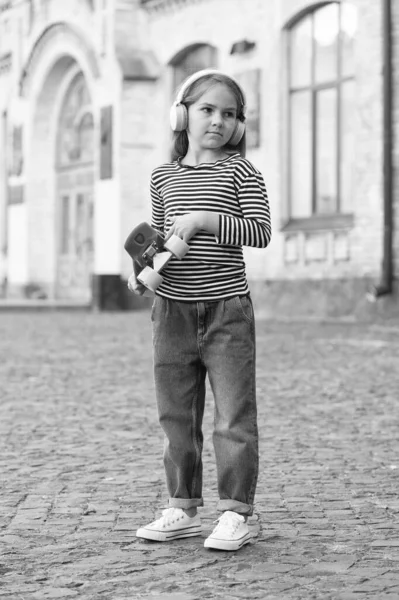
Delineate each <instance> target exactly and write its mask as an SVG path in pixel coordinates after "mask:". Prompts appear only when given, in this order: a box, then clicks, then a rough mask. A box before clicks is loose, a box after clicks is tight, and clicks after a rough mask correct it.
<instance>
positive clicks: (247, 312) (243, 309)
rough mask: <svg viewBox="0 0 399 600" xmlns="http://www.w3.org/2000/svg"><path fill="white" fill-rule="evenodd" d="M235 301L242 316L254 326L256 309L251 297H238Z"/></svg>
mask: <svg viewBox="0 0 399 600" xmlns="http://www.w3.org/2000/svg"><path fill="white" fill-rule="evenodd" d="M234 300H235V303H236V306H237V308H238V310H239V311H240V313H241V314H242V316H243V317H244V318H245V320H246V321H248V323H251V324H252V323H253V321H254V309H253V306H252V300H251V298H250V297H249V296H236V297H235V298H234Z"/></svg>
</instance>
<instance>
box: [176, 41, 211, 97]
mask: <svg viewBox="0 0 399 600" xmlns="http://www.w3.org/2000/svg"><path fill="white" fill-rule="evenodd" d="M172 65H173V67H174V69H173V73H174V77H173V92H176V91H177V90H178V88H179V87H180V85H181V84H182V83H183V81H184V80H185V79H186V78H187V77H189V76H190V75H192V74H193V73H196V72H197V71H200V70H201V69H210V68H215V67H216V50H215V48H213V46H209V45H208V44H198V45H195V46H190V47H189V48H186V49H185V50H183V51H182V52H179V54H178V55H177V56H175V58H174V60H173V61H172Z"/></svg>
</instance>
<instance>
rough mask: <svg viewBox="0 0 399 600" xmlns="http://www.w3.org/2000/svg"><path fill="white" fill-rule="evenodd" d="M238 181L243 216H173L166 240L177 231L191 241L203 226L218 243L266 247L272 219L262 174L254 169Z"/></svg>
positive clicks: (182, 237) (207, 212)
mask: <svg viewBox="0 0 399 600" xmlns="http://www.w3.org/2000/svg"><path fill="white" fill-rule="evenodd" d="M237 184H238V185H237V187H238V191H237V201H238V203H239V206H240V209H241V213H242V215H243V216H242V217H236V216H233V215H227V214H221V213H218V212H212V211H195V212H190V213H187V214H185V215H181V216H179V217H174V218H172V219H171V221H172V225H171V227H170V228H169V230H168V233H167V236H166V239H169V238H170V236H171V235H172V234H176V235H177V236H178V237H180V238H181V239H183V240H184V241H185V242H188V241H189V240H190V239H191V238H192V237H193V235H195V234H196V233H197V232H198V231H200V230H201V229H203V230H205V231H208V232H209V233H212V234H213V235H215V237H216V240H217V242H218V243H219V244H223V245H226V246H252V247H254V248H266V246H268V244H269V243H270V240H271V219H270V209H269V201H268V197H267V192H266V187H265V184H264V181H263V177H262V175H261V174H260V173H259V172H253V173H251V174H250V175H249V176H246V177H244V178H242V179H241V180H240V181H238V182H237Z"/></svg>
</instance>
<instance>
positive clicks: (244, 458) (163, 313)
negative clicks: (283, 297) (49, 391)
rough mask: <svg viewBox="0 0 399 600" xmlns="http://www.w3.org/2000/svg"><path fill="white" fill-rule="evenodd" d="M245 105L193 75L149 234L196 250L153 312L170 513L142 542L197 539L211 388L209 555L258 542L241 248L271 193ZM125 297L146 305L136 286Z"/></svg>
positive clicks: (215, 79) (259, 243)
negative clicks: (213, 508) (214, 517)
mask: <svg viewBox="0 0 399 600" xmlns="http://www.w3.org/2000/svg"><path fill="white" fill-rule="evenodd" d="M244 113H245V97H244V92H243V90H242V89H241V88H240V86H239V85H238V83H237V82H236V81H235V80H234V79H232V78H231V77H230V76H227V75H225V74H223V73H221V72H219V71H214V70H205V71H200V72H197V73H195V74H194V75H193V76H191V77H190V78H189V79H188V80H187V81H186V82H185V83H184V84H183V86H182V88H181V89H180V92H179V93H178V95H177V98H176V101H175V103H174V104H173V106H172V109H171V125H172V129H174V131H175V134H174V151H175V155H176V160H174V161H173V162H171V163H167V164H164V165H162V166H160V167H158V168H156V169H155V170H154V171H153V173H152V178H151V198H152V225H153V227H155V228H156V229H158V230H159V231H160V232H162V233H165V234H166V238H167V239H168V238H169V237H170V236H171V235H172V234H176V235H177V236H179V237H180V238H181V239H183V240H184V241H185V242H189V245H190V251H189V252H188V254H187V255H186V256H185V257H184V258H183V259H182V260H180V261H179V260H172V261H171V262H170V263H169V265H168V266H167V268H166V269H165V270H164V271H163V272H162V275H163V277H164V281H163V283H162V284H161V286H160V287H159V288H158V290H157V294H156V296H155V300H154V303H153V307H152V314H151V319H152V325H153V344H154V376H155V388H156V397H157V404H158V411H159V420H160V424H161V426H162V428H163V431H164V433H165V448H164V465H165V472H166V481H167V487H168V492H169V495H170V498H169V508H167V509H166V510H164V511H163V513H162V516H161V518H160V519H157V520H156V521H154V522H153V523H150V524H149V525H146V526H144V527H141V528H140V529H138V531H137V534H136V535H137V536H138V537H140V538H145V539H149V540H157V541H169V540H174V539H177V538H184V537H191V536H197V535H200V534H201V522H200V517H199V515H198V514H197V507H199V506H203V498H202V459H201V454H202V445H203V434H202V418H203V413H204V402H205V378H206V375H208V377H209V382H210V385H211V388H212V391H213V395H214V399H215V423H214V433H213V442H214V450H215V456H216V465H217V474H218V492H219V498H220V500H219V503H218V510H219V511H221V512H222V515H221V517H220V518H219V519H218V522H217V523H218V524H217V526H216V527H215V529H214V531H213V533H212V534H211V535H210V536H209V537H208V538H207V539H206V540H205V547H207V548H217V549H221V550H238V549H239V548H241V547H242V546H243V545H244V544H247V543H248V542H249V540H250V539H251V535H250V532H249V528H248V525H247V517H248V516H249V515H252V512H253V503H254V495H255V487H256V483H257V477H258V432H257V410H256V398H255V324H254V315H253V308H252V302H251V298H250V294H249V289H248V283H247V279H246V274H245V263H244V259H243V251H242V246H254V247H258V248H265V247H266V246H267V245H268V244H269V242H270V237H271V226H270V213H269V204H268V200H267V194H266V189H265V185H264V181H263V177H262V175H261V174H260V172H259V171H258V170H257V169H256V168H255V167H254V166H253V165H252V164H251V163H250V162H249V161H248V160H246V159H245V158H244V154H245V124H244V121H245V114H244ZM128 285H129V288H130V289H131V290H132V291H134V292H136V293H138V294H141V293H143V291H144V288H143V286H142V285H141V284H140V283H139V282H138V281H137V279H136V276H135V274H132V275H131V276H130V278H129V283H128Z"/></svg>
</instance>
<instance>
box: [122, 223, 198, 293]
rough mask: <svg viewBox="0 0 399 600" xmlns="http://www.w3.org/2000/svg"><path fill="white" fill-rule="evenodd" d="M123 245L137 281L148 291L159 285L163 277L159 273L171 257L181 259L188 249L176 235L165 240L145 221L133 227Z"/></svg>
mask: <svg viewBox="0 0 399 600" xmlns="http://www.w3.org/2000/svg"><path fill="white" fill-rule="evenodd" d="M124 247H125V250H126V252H127V253H128V254H129V256H130V257H131V258H132V260H133V270H134V273H135V275H136V277H137V279H138V281H139V282H140V283H142V284H143V285H144V286H145V287H146V288H147V289H148V290H150V292H155V291H156V290H157V288H158V287H159V286H160V285H161V283H162V281H163V278H162V276H161V275H160V273H161V271H162V269H164V268H165V267H166V265H167V264H168V262H169V261H170V260H171V258H172V257H176V258H178V259H182V258H183V256H185V255H186V254H187V252H188V251H189V249H190V247H189V246H188V244H186V243H185V242H184V241H183V240H182V239H180V238H179V237H178V236H176V235H172V236H171V237H170V238H169V239H168V241H167V242H165V239H164V238H163V237H162V235H161V234H160V233H159V232H158V231H157V230H156V229H154V228H153V227H151V226H150V225H149V224H148V223H146V222H144V223H140V224H139V225H137V226H136V227H135V228H134V229H133V231H132V232H131V233H130V234H129V236H128V238H127V239H126V242H125V246H124ZM146 295H147V294H146Z"/></svg>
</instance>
